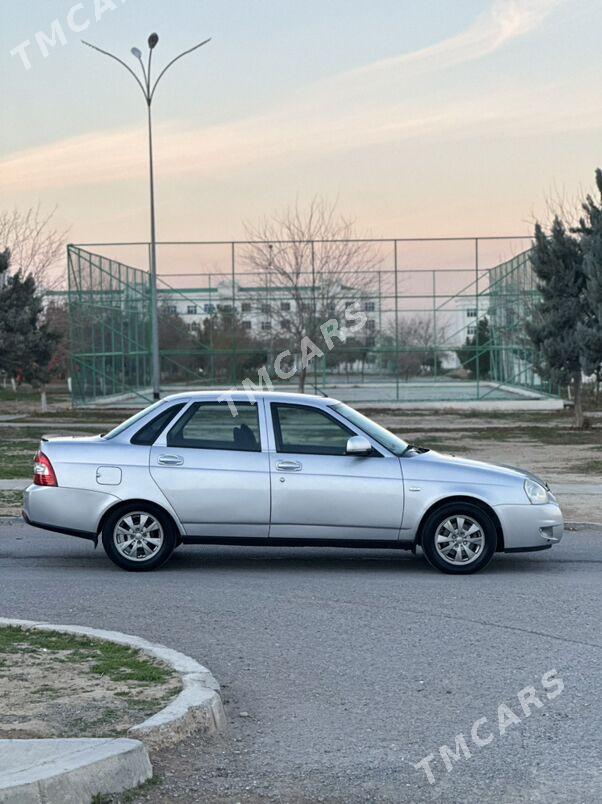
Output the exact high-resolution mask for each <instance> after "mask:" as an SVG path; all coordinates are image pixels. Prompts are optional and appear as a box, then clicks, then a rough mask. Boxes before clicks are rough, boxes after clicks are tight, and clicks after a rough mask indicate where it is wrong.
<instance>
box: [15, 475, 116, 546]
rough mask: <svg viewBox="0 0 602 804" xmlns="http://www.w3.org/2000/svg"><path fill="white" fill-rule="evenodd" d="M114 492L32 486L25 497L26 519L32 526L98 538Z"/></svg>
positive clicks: (26, 490) (112, 500) (24, 510)
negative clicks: (99, 526)
mask: <svg viewBox="0 0 602 804" xmlns="http://www.w3.org/2000/svg"><path fill="white" fill-rule="evenodd" d="M116 502H119V498H118V497H115V496H114V495H113V494H107V493H106V492H99V491H87V490H85V489H68V488H63V487H61V486H34V485H31V486H28V487H27V489H25V494H24V497H23V519H24V520H25V521H26V522H27V523H29V524H30V525H34V526H35V527H37V528H44V529H45V530H52V531H55V532H57V533H66V534H68V535H70V536H80V537H82V538H84V539H91V540H93V541H96V535H97V533H98V523H99V522H100V519H101V517H102V515H103V514H104V513H105V511H107V510H108V509H109V508H110V507H111V505H113V504H114V503H116Z"/></svg>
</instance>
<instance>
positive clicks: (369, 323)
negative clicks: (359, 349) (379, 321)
mask: <svg viewBox="0 0 602 804" xmlns="http://www.w3.org/2000/svg"><path fill="white" fill-rule="evenodd" d="M366 329H367V330H368V332H374V331H375V329H376V321H374V320H373V319H371V318H370V319H368V321H366Z"/></svg>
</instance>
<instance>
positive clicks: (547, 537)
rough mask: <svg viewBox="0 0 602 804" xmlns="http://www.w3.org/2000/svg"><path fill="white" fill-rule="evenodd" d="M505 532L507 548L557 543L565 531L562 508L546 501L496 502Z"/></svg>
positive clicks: (524, 547)
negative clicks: (531, 502)
mask: <svg viewBox="0 0 602 804" xmlns="http://www.w3.org/2000/svg"><path fill="white" fill-rule="evenodd" d="M495 512H496V514H497V515H498V517H499V520H500V523H501V525H502V531H503V533H504V552H514V551H516V552H518V551H522V550H544V549H545V548H546V547H551V546H552V545H553V544H557V543H558V542H559V541H560V540H561V539H562V534H563V533H564V519H563V517H562V511H561V510H560V508H559V507H558V506H557V505H556V504H554V503H546V504H545V505H531V504H530V503H527V504H525V505H496V506H495Z"/></svg>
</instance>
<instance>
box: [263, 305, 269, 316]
mask: <svg viewBox="0 0 602 804" xmlns="http://www.w3.org/2000/svg"><path fill="white" fill-rule="evenodd" d="M270 310H271V307H270V305H269V304H262V305H261V312H262V313H264V314H268V315H269V313H270Z"/></svg>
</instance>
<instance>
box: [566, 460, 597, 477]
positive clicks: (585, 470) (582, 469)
mask: <svg viewBox="0 0 602 804" xmlns="http://www.w3.org/2000/svg"><path fill="white" fill-rule="evenodd" d="M569 468H570V470H571V472H576V473H577V474H584V475H590V474H591V475H597V476H598V477H597V478H595V479H596V480H598V481H599V480H600V477H599V476H600V475H602V460H591V461H579V462H577V463H572V464H571V465H570V467H569Z"/></svg>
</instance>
